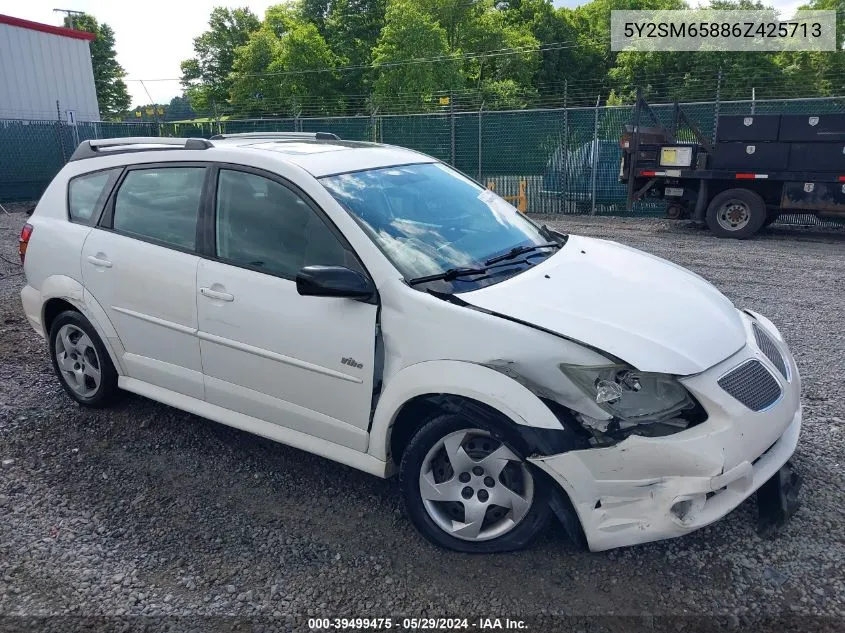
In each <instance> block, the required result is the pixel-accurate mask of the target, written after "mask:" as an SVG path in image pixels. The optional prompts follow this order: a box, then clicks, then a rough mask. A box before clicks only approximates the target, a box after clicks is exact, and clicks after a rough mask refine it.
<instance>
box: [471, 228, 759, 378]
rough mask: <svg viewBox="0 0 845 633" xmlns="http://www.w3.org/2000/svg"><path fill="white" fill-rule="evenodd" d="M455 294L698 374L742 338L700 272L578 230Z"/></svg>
mask: <svg viewBox="0 0 845 633" xmlns="http://www.w3.org/2000/svg"><path fill="white" fill-rule="evenodd" d="M460 297H461V299H463V300H464V301H466V302H467V303H469V304H470V305H473V306H475V307H478V308H482V309H484V310H489V311H491V312H494V313H497V314H500V315H503V316H505V317H509V318H512V319H518V320H520V321H523V322H526V323H528V324H529V325H533V326H536V327H540V328H543V329H545V330H549V331H551V332H554V333H556V334H559V335H561V336H564V337H566V338H569V339H572V340H575V341H578V342H581V343H584V344H587V345H589V346H591V347H594V348H598V349H599V350H602V351H604V352H607V353H608V354H611V355H613V356H615V357H617V358H619V359H622V360H624V361H625V362H627V363H629V364H630V365H632V366H634V367H635V368H637V369H639V370H641V371H654V372H663V373H668V374H675V375H680V376H686V375H690V374H697V373H699V372H702V371H704V370H705V369H708V368H709V367H712V366H713V365H715V364H716V363H718V362H720V361H722V360H724V359H725V358H727V357H728V356H730V355H731V354H734V353H736V352H737V351H738V350H740V349H741V348H742V347H743V345H744V344H745V329H744V327H743V324H742V320H741V318H740V315H739V312H738V311H737V310H736V308H735V307H734V305H733V304H732V303H731V302H730V301H729V300H728V299H727V297H725V296H724V295H723V294H722V293H720V292H719V291H718V290H716V288H715V287H714V286H713V285H711V284H710V283H708V282H707V281H705V280H704V279H703V278H701V277H699V276H698V275H696V274H695V273H692V272H690V271H688V270H686V269H684V268H681V267H680V266H677V265H675V264H673V263H671V262H668V261H666V260H664V259H660V258H659V257H654V256H653V255H649V254H647V253H644V252H642V251H638V250H636V249H633V248H630V247H627V246H623V245H622V244H618V243H616V242H610V241H607V240H600V239H594V238H588V237H581V236H577V235H573V236H570V237H569V240H568V241H567V243H566V246H564V247H563V248H561V249H560V250H559V251H558V252H557V253H555V255H554V256H552V257H549V258H548V259H546V260H544V261H543V262H542V263H540V264H538V265H537V266H535V267H533V268H531V269H529V270H527V271H525V272H523V273H521V274H519V275H516V276H515V277H511V278H510V279H508V280H506V281H503V282H501V283H498V284H494V285H492V286H487V287H485V288H482V289H480V290H475V291H472V292H467V293H462V294H461V295H460ZM565 360H566V359H561V361H565Z"/></svg>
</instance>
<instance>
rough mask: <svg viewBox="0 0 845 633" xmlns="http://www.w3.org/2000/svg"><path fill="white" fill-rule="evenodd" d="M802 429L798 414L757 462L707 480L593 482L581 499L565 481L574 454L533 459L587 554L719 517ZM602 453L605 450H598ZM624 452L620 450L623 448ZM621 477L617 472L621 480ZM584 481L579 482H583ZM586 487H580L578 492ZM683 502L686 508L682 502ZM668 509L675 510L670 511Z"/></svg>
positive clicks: (791, 447) (791, 446)
mask: <svg viewBox="0 0 845 633" xmlns="http://www.w3.org/2000/svg"><path fill="white" fill-rule="evenodd" d="M800 431H801V410H800V409H799V410H798V411H796V412H795V415H794V417H793V420H792V422H791V424H790V425H789V427H788V428H787V429H786V432H785V433H784V434H783V435H782V436H781V438H780V439H779V440H778V441H777V442H776V443H775V444H774V445H773V446H772V447H771V448H770V449H769V450H768V451H766V452H765V453H764V454H763V455H762V456H761V457H760V458H759V459H757V460H755V461H754V462H749V461H743V462H741V463H739V464H737V465H736V466H734V467H733V468H731V469H730V470H727V471H726V472H723V473H721V474H719V475H715V476H711V477H699V476H666V477H656V478H654V479H650V480H649V479H645V480H642V479H640V480H626V479H617V480H603V481H595V480H594V482H593V484H594V485H593V486H590V487H589V488H591V489H592V491H593V494H588V495H583V494H579V492H578V491H577V490H576V489H574V488H572V486H571V485H570V482H569V480H568V479H563V477H565V476H566V477H571V478H572V479H575V480H577V479H578V477H573V476H572V475H573V470H578V469H580V468H581V467H584V468H586V465H585V464H583V463H581V464H580V466H575V465H574V463H573V462H574V461H575V459H577V458H574V459H573V453H564V454H561V455H553V456H551V457H540V458H533V459H531V460H530V461H532V462H533V463H535V464H536V465H537V466H539V467H540V468H542V469H543V470H545V471H546V472H547V473H549V474H550V475H551V476H552V478H553V479H555V480H556V481H557V482H558V483H560V484H561V485H562V487H563V488H564V490H566V492H567V493H568V494H569V498H570V499H571V500H572V503H573V505H574V507H575V510H576V513H577V514H578V518H579V519H580V521H581V527H582V529H583V530H584V535H585V536H586V538H587V544H588V546H589V548H590V549H591V550H592V551H601V550H607V549H612V548H614V547H622V546H626V545H637V544H639V543H647V542H649V541H657V540H661V539H666V538H673V537H676V536H683V535H684V534H688V533H690V532H692V531H694V530H697V529H698V528H701V527H704V526H705V525H708V524H710V523H713V522H714V521H716V520H718V519H720V518H722V517H723V516H725V515H726V514H728V513H729V512H730V511H731V510H733V509H734V508H736V507H737V506H738V505H739V504H740V503H742V502H743V501H744V500H745V499H747V498H748V497H749V496H750V495H751V494H752V493H754V492H755V491H756V490H757V489H758V488H759V487H760V486H762V485H763V484H764V483H765V482H766V481H768V479H769V478H771V477H772V476H773V475H774V474H775V473H776V472H777V471H778V470H779V469H780V468H781V466H783V465H784V464H785V463H786V462H787V460H789V458H790V457H791V456H792V454H793V453H794V452H795V447H796V445H797V444H798V435H799V433H800ZM603 450H604V449H603ZM623 450H624V449H623ZM577 452H584V451H577ZM621 475H622V473H620V476H621ZM582 481H583V480H582ZM584 488H585V487H580V489H581V491H583V490H584ZM684 501H688V502H689V503H687V504H681V502H684ZM673 507H674V508H675V512H673Z"/></svg>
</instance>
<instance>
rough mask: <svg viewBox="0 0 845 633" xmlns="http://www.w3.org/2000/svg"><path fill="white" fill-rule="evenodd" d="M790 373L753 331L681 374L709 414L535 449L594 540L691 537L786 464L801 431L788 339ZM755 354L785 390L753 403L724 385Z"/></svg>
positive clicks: (596, 545)
mask: <svg viewBox="0 0 845 633" xmlns="http://www.w3.org/2000/svg"><path fill="white" fill-rule="evenodd" d="M777 345H778V347H779V349H780V351H781V353H782V354H783V357H784V360H785V361H786V362H787V364H788V371H787V374H788V375H787V376H782V375H780V374H778V373H777V372H776V371H775V367H774V366H773V365H772V364H771V363H769V362H768V361H767V359H766V358H765V357H764V355H763V354H762V353H761V351H760V349H759V348H757V347H756V345H755V344H754V342H753V338H751V339H750V340H749V343H748V344H747V345H746V347H745V348H744V349H743V350H740V352H738V353H737V354H735V355H733V356H731V357H730V358H728V359H726V360H725V361H723V362H721V363H719V364H718V365H716V366H715V367H713V368H711V369H709V370H707V371H706V372H703V373H701V374H698V375H696V376H691V377H688V378H683V379H681V382H682V383H684V384H685V386H686V387H687V388H688V389H689V390H690V392H692V393H693V394H694V395H695V396H696V398H697V399H698V400H699V402H701V404H702V405H703V406H704V408H705V409H706V410H707V412H708V419H707V421H705V422H703V423H702V424H699V425H697V426H695V427H692V428H690V429H687V430H686V431H682V432H680V433H676V434H674V435H669V436H665V437H655V438H651V437H640V436H631V437H628V438H627V439H625V440H623V441H621V442H619V443H618V444H616V445H614V446H610V447H604V448H593V449H585V450H577V451H570V452H566V453H561V454H558V455H550V456H532V457H529V461H530V462H532V463H533V464H535V465H536V466H537V467H539V468H541V469H542V470H544V471H545V472H546V473H548V474H549V475H550V476H551V478H552V479H553V480H554V481H555V482H557V483H558V484H559V485H560V487H561V488H562V490H563V491H564V492H566V494H567V495H568V496H569V499H570V500H571V502H572V506H573V507H574V509H575V513H576V514H577V516H578V519H579V521H580V523H581V527H582V529H583V531H584V536H585V537H586V540H587V545H588V547H589V549H591V550H593V551H601V550H607V549H612V548H614V547H621V546H626V545H636V544H639V543H646V542H649V541H656V540H660V539H665V538H673V537H676V536H683V535H684V534H688V533H689V532H692V531H694V530H696V529H698V528H701V527H704V526H705V525H708V524H709V523H712V522H714V521H716V520H718V519H720V518H721V517H723V516H725V515H726V514H728V513H729V512H730V511H731V510H733V509H734V508H736V507H737V506H738V505H739V504H740V503H742V502H743V501H744V500H745V499H747V498H748V497H749V496H750V495H751V494H752V493H754V492H755V491H756V490H757V489H758V488H760V487H761V486H762V485H763V484H764V483H766V481H768V480H769V479H770V478H771V477H773V476H774V475H775V473H777V472H778V470H779V469H780V468H781V467H782V466H783V465H784V464H785V463H786V462H787V461H788V460H789V458H790V457H791V456H792V454H793V453H794V452H795V447H796V445H797V444H798V436H799V434H800V431H801V403H800V389H801V386H800V378H799V376H798V369H797V367H796V365H795V361H794V359H793V358H792V355H791V354H790V353H789V350H788V349H787V348H786V346H785V344H783V342H782V341H778V343H777ZM749 359H757V360H759V361H760V362H762V363H764V364H765V365H766V366H767V367H769V369H770V371H772V373H773V375H776V376H777V378H778V381H779V383H780V385H781V389H782V395H781V397H780V398H779V399H778V401H777V402H776V403H775V404H773V405H772V406H770V407H768V408H766V409H764V410H762V411H752V410H751V409H749V408H747V407H745V406H744V405H742V404H741V403H740V402H738V401H737V400H735V399H734V398H732V397H731V396H730V395H728V394H727V393H726V392H725V391H723V390H722V389H721V388H720V387H719V386H718V383H717V381H718V378H719V376H721V375H723V374H724V373H725V372H726V371H729V370H730V369H732V368H735V367H736V366H738V365H740V364H742V363H744V362H746V361H748V360H749Z"/></svg>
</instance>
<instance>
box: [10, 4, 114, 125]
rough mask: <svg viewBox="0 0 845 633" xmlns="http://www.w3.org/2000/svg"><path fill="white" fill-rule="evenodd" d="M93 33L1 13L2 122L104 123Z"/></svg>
mask: <svg viewBox="0 0 845 633" xmlns="http://www.w3.org/2000/svg"><path fill="white" fill-rule="evenodd" d="M93 39H94V34H93V33H85V32H84V31H75V30H73V29H67V28H62V27H58V26H51V25H49V24H40V23H38V22H30V21H29V20H21V19H20V18H13V17H11V16H8V15H0V119H26V120H30V121H33V120H37V121H56V120H57V119H58V118H59V117H60V116H61V119H62V121H67V119H68V111H69V110H70V111H71V112H72V113H73V115H75V117H76V120H77V121H99V120H100V110H99V106H98V105H97V91H96V90H95V88H94V69H93V67H92V65H91V50H90V48H89V42H90V41H91V40H93Z"/></svg>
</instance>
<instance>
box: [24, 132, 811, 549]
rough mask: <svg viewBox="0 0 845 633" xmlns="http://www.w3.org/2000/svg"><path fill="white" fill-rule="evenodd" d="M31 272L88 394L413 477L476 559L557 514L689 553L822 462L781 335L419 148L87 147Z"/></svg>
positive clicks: (588, 527)
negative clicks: (808, 450) (708, 530)
mask: <svg viewBox="0 0 845 633" xmlns="http://www.w3.org/2000/svg"><path fill="white" fill-rule="evenodd" d="M20 250H21V258H22V259H24V256H25V264H24V270H25V274H26V280H27V285H26V287H24V289H23V290H22V292H21V298H22V301H23V307H24V311H25V313H26V316H27V319H28V320H29V322H30V323H31V324H32V327H33V328H35V330H36V332H38V333H39V334H41V335H42V336H44V337H46V339H47V340H48V342H49V353H50V356H51V358H52V362H53V365H54V367H55V370H56V374H57V376H58V378H59V380H60V381H61V383H62V385H63V386H64V388H65V389H66V391H67V393H68V394H69V395H70V397H71V398H73V399H74V400H76V401H77V402H79V403H80V404H83V405H90V406H102V405H105V404H106V403H108V402H110V401H112V399H113V398H114V397H115V396H116V395H117V394H118V393H119V391H120V390H125V391H130V392H134V393H136V394H140V395H142V396H146V397H148V398H152V399H154V400H158V401H160V402H163V403H166V404H168V405H171V406H174V407H178V408H180V409H183V410H185V411H189V412H191V413H194V414H197V415H200V416H204V417H206V418H209V419H211V420H215V421H217V422H221V423H223V424H228V425H230V426H233V427H236V428H239V429H243V430H246V431H250V432H252V433H256V434H258V435H262V436H264V437H267V438H270V439H273V440H277V441H279V442H283V443H285V444H289V445H291V446H295V447H298V448H300V449H303V450H306V451H310V452H312V453H316V454H318V455H322V456H324V457H327V458H329V459H333V460H336V461H338V462H341V463H343V464H347V465H349V466H353V467H355V468H358V469H361V470H364V471H366V472H369V473H372V474H374V475H377V476H379V477H388V476H391V475H392V474H394V473H396V472H398V474H399V480H400V487H401V491H402V495H403V497H404V501H405V506H406V508H407V513H408V515H409V517H410V519H411V520H412V522H413V523H414V525H415V526H416V527H417V528H418V530H419V531H420V532H421V533H422V534H423V535H425V536H426V537H427V538H428V539H430V540H431V541H433V542H434V543H436V544H438V545H441V546H445V547H448V548H451V549H454V550H460V551H467V552H493V551H503V550H510V549H516V548H519V547H522V546H525V545H526V544H528V543H529V542H530V541H531V539H532V538H533V537H534V536H536V535H537V533H538V532H539V531H540V530H541V529H542V528H543V527H544V525H545V524H546V522H547V519H549V517H550V516H551V514H552V512H554V513H555V514H556V515H557V516H558V517H559V518H560V519H561V520H562V522H563V524H564V527H565V528H566V530H567V531H568V532H569V533H570V534H571V535H572V536H573V537H574V538H575V539H576V540H579V541H581V542H582V543H584V544H586V545H587V546H588V547H589V549H591V550H605V549H609V548H613V547H618V546H623V545H632V544H636V543H643V542H646V541H652V540H656V539H663V538H668V537H675V536H680V535H683V534H687V533H689V532H691V531H693V530H695V529H697V528H700V527H702V526H704V525H707V524H709V523H711V522H713V521H715V520H716V519H718V518H720V517H722V516H724V515H725V514H727V513H728V512H730V511H731V510H732V509H733V508H735V507H736V506H737V505H738V504H739V503H741V502H742V501H743V500H744V499H746V498H747V497H748V496H749V495H751V494H752V493H753V492H754V491H755V490H757V489H758V488H760V487H761V486H762V485H763V484H764V482H767V481H770V480H771V481H775V480H776V479H777V478H778V477H779V476H780V473H782V472H783V471H784V468H782V467H783V466H784V464H786V462H787V460H788V459H789V458H790V456H791V455H792V453H793V451H794V450H795V446H796V443H797V442H798V435H799V430H800V428H801V403H800V399H799V393H800V384H799V377H798V370H797V368H796V365H795V362H794V360H793V358H792V355H791V354H790V352H789V350H788V349H787V346H786V344H785V343H784V340H783V338H782V336H781V334H780V333H779V332H778V330H777V328H775V326H774V325H772V323H771V322H770V321H768V320H767V319H766V318H764V317H763V316H761V315H759V314H755V313H753V312H751V311H749V310H738V309H737V308H735V307H734V306H733V305H732V303H731V302H730V301H729V300H728V299H726V298H725V297H724V296H723V295H722V294H720V293H719V292H718V291H717V290H716V289H715V288H714V287H713V286H711V285H710V284H709V283H707V282H706V281H705V280H704V279H702V278H701V277H699V276H697V275H695V274H692V273H690V272H688V271H686V270H684V269H682V268H680V267H679V266H676V265H674V264H671V263H669V262H667V261H664V260H662V259H658V258H657V257H653V256H651V255H647V254H645V253H642V252H640V251H637V250H634V249H632V248H628V247H626V246H622V245H620V244H617V243H615V242H610V241H606V240H600V239H591V238H586V237H580V236H576V235H568V236H567V235H564V234H562V233H558V232H556V231H553V230H550V229H548V228H547V227H544V226H538V225H536V224H535V223H534V222H532V221H531V220H529V219H528V218H526V217H525V216H523V215H522V214H520V213H519V212H517V211H516V210H515V209H514V208H513V207H512V206H511V205H509V204H508V203H506V202H505V201H504V200H502V199H501V198H500V197H498V196H497V195H495V194H494V193H492V192H490V191H487V190H485V189H484V188H483V187H482V186H480V185H478V184H477V183H476V182H474V181H472V180H471V179H469V178H467V177H465V176H463V175H462V174H460V173H458V172H456V171H455V170H453V169H452V168H450V167H448V166H446V165H444V164H443V163H441V162H439V161H438V160H436V159H434V158H431V157H429V156H425V155H423V154H420V153H417V152H414V151H410V150H407V149H402V148H397V147H390V146H385V145H376V144H371V143H357V142H344V141H340V140H338V139H337V138H336V137H335V136H333V135H328V134H312V135H301V134H300V135H294V134H253V135H231V136H219V137H215V138H212V139H211V140H203V139H149V138H129V139H112V140H102V141H90V142H84V143H82V144H81V145H80V147H79V148H78V149H77V151H76V152H75V153H74V155H73V156H72V158H71V160H70V162H68V164H67V165H66V166H65V167H64V168H63V169H62V170H61V172H60V173H59V174H58V175H57V176H56V178H55V179H54V180H53V182H52V183H51V184H50V186H49V187H48V188H47V190H46V192H45V193H44V195H43V197H42V198H41V200H40V201H39V203H38V206H37V208H36V209H35V211H34V213H33V215H32V216H31V218H30V219H29V222H28V224H27V225H26V226H25V227H24V229H23V232H22V235H21V245H20ZM57 432H60V431H59V430H58V429H57ZM781 479H783V477H781ZM781 492H783V490H782V491H781ZM786 492H789V493H791V492H794V490H786ZM268 503H269V501H268Z"/></svg>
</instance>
